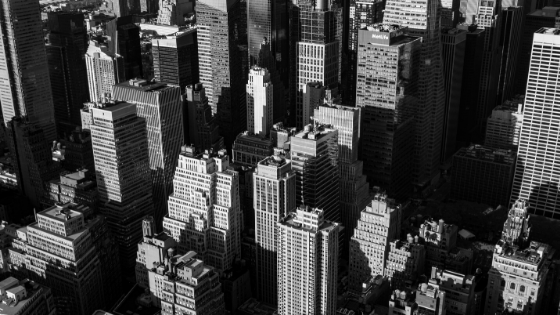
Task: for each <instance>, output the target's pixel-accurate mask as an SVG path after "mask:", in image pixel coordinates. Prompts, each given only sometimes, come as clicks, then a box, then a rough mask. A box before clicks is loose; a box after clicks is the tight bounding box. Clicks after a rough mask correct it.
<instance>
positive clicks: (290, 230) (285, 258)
mask: <svg viewBox="0 0 560 315" xmlns="http://www.w3.org/2000/svg"><path fill="white" fill-rule="evenodd" d="M323 214H324V212H323V211H322V210H320V209H312V208H311V207H306V206H302V207H298V209H297V210H296V212H292V213H291V214H288V215H287V216H286V217H285V218H283V219H282V220H281V221H280V222H279V223H278V224H277V227H278V311H279V313H280V314H294V315H295V314H334V313H335V311H336V287H337V279H338V242H339V241H338V232H339V226H338V223H333V222H330V221H327V220H325V218H324V216H323ZM318 270H321V272H317V271H318Z"/></svg>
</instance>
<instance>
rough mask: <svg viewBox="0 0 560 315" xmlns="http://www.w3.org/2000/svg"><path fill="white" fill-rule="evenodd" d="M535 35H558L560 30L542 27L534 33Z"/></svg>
mask: <svg viewBox="0 0 560 315" xmlns="http://www.w3.org/2000/svg"><path fill="white" fill-rule="evenodd" d="M535 34H543V35H554V36H556V35H560V29H557V28H554V27H543V28H541V29H539V30H538V31H536V32H535Z"/></svg>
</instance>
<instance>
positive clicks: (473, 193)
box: [451, 144, 516, 206]
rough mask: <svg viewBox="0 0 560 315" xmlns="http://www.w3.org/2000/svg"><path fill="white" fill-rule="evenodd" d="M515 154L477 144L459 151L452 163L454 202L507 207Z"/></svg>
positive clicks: (452, 194)
mask: <svg viewBox="0 0 560 315" xmlns="http://www.w3.org/2000/svg"><path fill="white" fill-rule="evenodd" d="M515 160H516V154H515V152H514V151H511V150H502V149H492V148H487V147H484V146H481V145H478V144H475V145H472V146H470V147H468V148H461V149H460V150H459V151H457V153H455V155H454V156H453V160H452V168H453V184H452V186H451V196H452V197H453V198H455V199H460V200H468V201H474V202H479V203H485V204H488V205H492V206H497V205H506V204H507V203H508V200H509V194H510V187H511V182H512V180H513V171H514V166H515Z"/></svg>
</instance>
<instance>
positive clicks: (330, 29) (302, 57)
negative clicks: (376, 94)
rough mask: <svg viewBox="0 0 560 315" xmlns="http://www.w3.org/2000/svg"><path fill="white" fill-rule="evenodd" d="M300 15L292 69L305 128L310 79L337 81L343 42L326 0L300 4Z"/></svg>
mask: <svg viewBox="0 0 560 315" xmlns="http://www.w3.org/2000/svg"><path fill="white" fill-rule="evenodd" d="M297 15H298V22H299V26H300V29H301V33H300V34H299V36H298V40H297V42H296V43H295V45H296V47H295V49H296V56H297V57H296V58H297V59H296V63H295V64H294V66H295V69H293V70H292V71H293V72H295V75H294V79H295V82H296V84H295V86H294V88H295V89H296V96H295V98H296V99H295V104H296V113H295V117H296V127H297V128H298V129H303V127H304V126H305V125H307V123H308V121H309V116H311V113H313V108H309V107H308V108H304V98H305V94H306V93H307V91H306V88H307V83H310V82H317V83H320V84H321V85H323V86H325V87H334V86H336V85H337V84H338V79H339V78H338V75H339V73H338V71H339V68H338V67H339V61H340V60H339V57H340V56H339V53H340V51H339V49H340V42H339V41H337V37H336V25H335V12H333V11H331V10H330V8H328V4H327V1H325V0H322V1H318V2H317V3H315V5H312V4H311V3H309V4H301V5H300V7H299V10H298V12H297ZM305 105H307V106H310V104H305ZM319 208H321V207H319Z"/></svg>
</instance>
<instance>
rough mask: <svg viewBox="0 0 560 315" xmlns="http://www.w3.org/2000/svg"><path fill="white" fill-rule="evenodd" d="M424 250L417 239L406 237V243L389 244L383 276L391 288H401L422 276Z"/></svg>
mask: <svg viewBox="0 0 560 315" xmlns="http://www.w3.org/2000/svg"><path fill="white" fill-rule="evenodd" d="M425 259H426V248H425V247H424V245H423V244H420V243H418V237H417V236H416V237H414V238H413V237H412V236H410V234H408V235H407V240H406V241H400V240H395V241H392V242H390V243H389V253H388V254H387V260H386V262H385V270H384V271H383V276H385V277H388V278H389V279H390V280H391V284H392V285H393V286H397V287H399V286H401V285H402V284H404V282H405V281H414V279H416V278H417V277H418V276H419V275H421V274H424V263H425Z"/></svg>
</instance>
